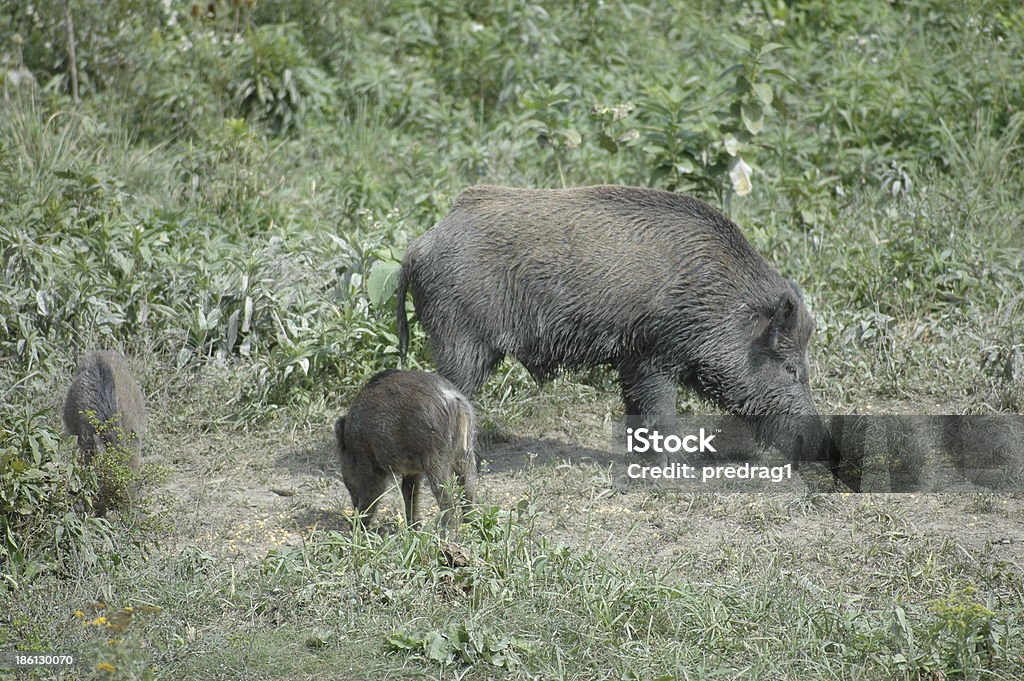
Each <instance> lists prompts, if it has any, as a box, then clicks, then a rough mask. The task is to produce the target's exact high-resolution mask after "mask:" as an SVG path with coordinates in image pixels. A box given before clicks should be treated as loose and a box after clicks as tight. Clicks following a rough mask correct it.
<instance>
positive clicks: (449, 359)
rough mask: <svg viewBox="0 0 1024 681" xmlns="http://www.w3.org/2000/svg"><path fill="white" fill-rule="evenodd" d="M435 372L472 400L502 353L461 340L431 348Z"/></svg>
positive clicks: (482, 344)
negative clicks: (435, 367)
mask: <svg viewBox="0 0 1024 681" xmlns="http://www.w3.org/2000/svg"><path fill="white" fill-rule="evenodd" d="M433 351H434V364H436V365H437V372H438V373H439V374H441V375H442V376H444V377H445V378H447V379H448V380H449V381H451V382H452V383H454V384H455V387H456V388H458V389H459V390H460V391H461V392H462V394H463V395H465V396H466V397H472V396H473V395H475V394H476V392H477V391H478V390H480V388H481V386H483V384H484V383H486V382H487V378H488V377H489V376H490V375H491V372H492V371H494V367H496V366H497V365H498V362H500V361H501V359H502V357H504V354H503V353H501V352H499V351H498V350H495V349H494V348H492V347H490V346H489V345H487V344H486V343H481V342H480V341H477V340H470V339H460V340H458V341H452V342H447V343H435V344H434V346H433Z"/></svg>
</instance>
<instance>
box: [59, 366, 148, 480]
mask: <svg viewBox="0 0 1024 681" xmlns="http://www.w3.org/2000/svg"><path fill="white" fill-rule="evenodd" d="M89 413H91V414H93V415H94V417H95V419H96V420H97V421H99V422H100V423H112V424H113V425H114V426H117V427H118V428H120V431H121V432H120V433H117V432H116V429H109V428H108V429H106V430H105V431H104V432H103V433H97V432H96V428H95V427H93V424H92V422H91V421H90V419H89V417H88V416H87V414H89ZM63 416H64V427H65V429H66V430H67V432H68V434H69V435H74V436H76V437H77V438H78V445H79V447H81V448H82V450H83V451H84V452H85V453H86V454H87V455H89V456H91V455H92V454H93V453H95V452H97V451H99V450H101V449H103V448H104V447H106V446H108V445H111V444H113V443H114V439H115V438H116V437H118V436H119V435H123V437H124V438H126V441H124V442H122V443H121V444H124V445H127V446H130V447H132V448H134V449H135V452H136V455H135V456H134V457H133V459H132V466H133V467H136V468H137V467H138V465H139V462H138V456H137V453H138V450H139V449H140V448H141V446H142V436H143V434H144V432H145V428H146V410H145V397H144V396H143V394H142V389H141V388H140V387H139V384H138V382H137V381H136V380H135V377H134V376H132V374H131V372H130V371H129V370H128V366H127V365H126V364H125V362H124V360H123V359H122V358H121V356H120V355H118V354H116V353H114V352H109V351H92V352H88V353H86V354H85V356H84V357H83V358H82V361H81V362H80V363H79V365H78V369H77V370H76V371H75V376H74V378H73V379H72V381H71V386H70V387H69V388H68V392H67V395H66V396H65V398H64V414H63Z"/></svg>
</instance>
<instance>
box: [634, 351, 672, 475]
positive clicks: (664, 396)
mask: <svg viewBox="0 0 1024 681" xmlns="http://www.w3.org/2000/svg"><path fill="white" fill-rule="evenodd" d="M619 385H620V386H621V387H622V403H623V406H624V409H625V417H626V427H627V428H652V429H654V430H657V431H658V432H659V433H661V434H663V435H671V434H674V433H675V429H676V393H677V390H678V388H677V386H676V379H675V376H674V375H672V374H671V373H665V372H660V371H657V370H656V369H655V368H654V367H651V366H649V365H647V366H645V365H643V364H638V363H634V362H623V363H622V364H620V365H619ZM648 458H649V459H650V463H651V465H656V466H663V465H665V464H667V463H668V456H667V455H666V454H665V453H664V452H661V453H656V452H655V453H652V454H649V455H648Z"/></svg>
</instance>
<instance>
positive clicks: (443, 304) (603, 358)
mask: <svg viewBox="0 0 1024 681" xmlns="http://www.w3.org/2000/svg"><path fill="white" fill-rule="evenodd" d="M407 289H409V290H411V293H412V297H413V301H414V303H415V305H416V314H417V317H418V318H419V320H420V323H421V324H423V327H424V329H425V330H426V332H427V335H428V337H429V338H430V346H431V349H432V351H433V356H434V362H435V363H436V365H437V368H438V371H439V372H440V373H441V374H442V375H444V376H445V377H447V378H448V379H450V380H451V381H452V382H453V383H454V384H455V385H456V386H458V387H459V389H460V390H461V391H462V392H463V393H465V394H466V395H468V396H472V395H473V394H474V393H475V392H476V391H477V390H478V389H479V388H480V386H481V385H483V383H484V381H486V379H487V377H488V376H489V375H490V373H491V371H492V370H493V369H494V367H495V366H496V365H497V364H498V362H499V361H500V360H501V359H502V357H504V356H506V355H508V356H512V357H515V358H516V359H518V360H519V361H520V362H521V363H522V364H523V365H524V366H525V367H526V368H527V370H529V372H530V373H531V374H532V375H533V376H534V377H535V378H536V379H537V380H538V381H544V380H546V379H548V378H550V377H551V376H552V375H554V374H556V373H557V372H558V371H561V370H564V369H572V368H582V367H592V366H596V365H609V366H612V367H614V368H616V369H618V371H619V376H620V383H621V385H622V391H623V399H624V402H625V408H626V414H627V415H628V416H635V417H639V418H640V419H641V420H643V421H646V422H653V423H655V425H658V426H660V427H662V428H667V429H670V428H671V426H672V423H673V422H674V415H675V398H676V389H677V386H678V385H679V384H680V383H682V384H684V385H687V386H689V387H691V388H693V389H694V390H696V391H698V392H699V393H700V394H702V395H704V396H706V397H708V398H710V399H712V400H713V401H715V402H717V403H718V404H720V405H722V406H723V407H725V408H727V409H729V410H730V411H732V412H734V413H737V414H741V415H749V416H760V417H778V419H779V420H777V421H776V422H775V423H769V422H765V423H764V425H763V426H762V428H761V430H762V432H763V433H764V434H765V436H766V438H768V439H770V440H773V441H774V442H773V443H774V444H778V445H779V446H783V447H784V448H786V449H789V448H790V447H791V445H792V444H793V442H792V440H793V439H794V437H795V435H794V433H792V432H790V431H791V428H789V427H787V426H786V423H785V422H786V420H787V419H786V418H785V417H787V416H801V417H805V416H816V414H817V412H816V410H815V407H814V403H813V399H812V396H811V392H810V388H809V384H808V377H807V363H806V350H807V346H808V342H809V340H810V337H811V333H812V330H813V320H812V318H811V316H810V314H809V313H808V311H807V308H806V306H805V305H804V303H803V296H802V294H801V292H800V290H799V289H798V288H797V286H796V285H795V284H794V283H793V282H791V281H789V280H787V279H785V278H784V277H782V276H781V275H780V274H779V273H778V272H776V271H775V270H774V269H773V268H772V267H771V266H770V265H769V264H768V262H767V261H765V259H764V258H762V257H761V256H760V255H759V254H758V253H757V252H756V251H754V249H753V248H752V247H751V246H750V244H749V243H748V241H747V239H746V238H745V237H744V236H743V234H742V232H741V231H740V230H739V228H738V227H737V226H736V225H735V224H734V223H733V222H732V221H730V220H729V219H728V218H726V217H725V216H724V215H722V214H721V213H720V212H718V211H717V210H715V209H714V208H712V207H711V206H709V205H707V204H706V203H704V202H702V201H699V200H697V199H694V198H691V197H687V196H682V195H679V194H673V193H670V192H664V191H659V190H654V189H643V188H636V187H621V186H596V187H584V188H579V189H564V190H530V189H510V188H502V187H491V186H480V187H472V188H470V189H467V190H466V191H465V192H463V193H462V194H461V195H460V196H459V197H458V198H457V199H456V201H455V204H454V206H453V207H452V210H451V211H450V212H449V213H448V215H446V216H445V217H444V218H443V219H442V220H441V221H440V222H439V223H438V224H437V225H435V226H434V228H433V229H431V230H429V231H428V232H426V233H425V234H424V235H422V236H421V237H419V238H418V239H416V240H415V241H413V243H412V244H410V246H409V248H408V250H407V251H406V254H405V256H404V258H403V261H402V273H401V276H400V279H399V289H398V296H399V301H398V330H399V337H400V339H399V347H400V349H401V350H402V351H403V353H404V351H405V350H406V348H407V345H408V326H407V321H406V319H405V305H404V298H405V295H406V290H407ZM812 420H816V422H817V423H818V424H819V425H820V419H812ZM801 422H804V423H806V422H807V419H805V418H804V419H801ZM780 431H781V434H780ZM822 437H824V430H823V429H822V430H821V431H820V432H817V433H813V434H811V439H821V438H822ZM802 439H803V440H804V441H806V440H807V437H803V438H802ZM787 440H789V442H787Z"/></svg>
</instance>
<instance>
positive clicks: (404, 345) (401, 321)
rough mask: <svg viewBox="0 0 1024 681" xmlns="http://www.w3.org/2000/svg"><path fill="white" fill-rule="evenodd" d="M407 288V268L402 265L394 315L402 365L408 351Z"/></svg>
mask: <svg viewBox="0 0 1024 681" xmlns="http://www.w3.org/2000/svg"><path fill="white" fill-rule="evenodd" d="M408 288H409V269H408V267H407V266H406V265H404V264H403V265H402V271H401V273H400V274H399V275H398V293H397V295H398V305H397V306H396V315H397V317H398V356H399V357H400V358H401V361H402V365H403V366H405V355H406V353H407V352H408V351H409V320H408V319H407V318H406V316H405V292H406V290H407V289H408Z"/></svg>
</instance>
